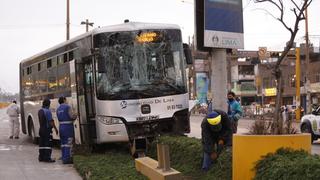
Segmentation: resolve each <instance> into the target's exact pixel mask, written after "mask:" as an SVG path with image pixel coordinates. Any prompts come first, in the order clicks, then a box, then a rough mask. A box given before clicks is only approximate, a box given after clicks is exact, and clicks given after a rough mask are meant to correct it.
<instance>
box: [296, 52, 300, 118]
mask: <svg viewBox="0 0 320 180" xmlns="http://www.w3.org/2000/svg"><path fill="white" fill-rule="evenodd" d="M300 75H301V68H300V48H296V107H297V108H296V120H297V122H300V117H301V114H300V113H301V107H300V104H301V101H300Z"/></svg>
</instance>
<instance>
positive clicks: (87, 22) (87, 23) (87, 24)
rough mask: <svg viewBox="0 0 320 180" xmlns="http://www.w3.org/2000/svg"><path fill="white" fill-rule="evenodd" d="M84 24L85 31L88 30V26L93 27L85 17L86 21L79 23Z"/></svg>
mask: <svg viewBox="0 0 320 180" xmlns="http://www.w3.org/2000/svg"><path fill="white" fill-rule="evenodd" d="M84 24H85V25H86V32H88V31H89V26H91V27H93V24H94V23H93V22H89V20H88V19H86V21H81V25H84Z"/></svg>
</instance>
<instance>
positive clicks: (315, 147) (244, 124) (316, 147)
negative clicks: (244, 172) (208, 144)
mask: <svg viewBox="0 0 320 180" xmlns="http://www.w3.org/2000/svg"><path fill="white" fill-rule="evenodd" d="M203 117H204V116H203V115H193V116H191V121H190V125H191V133H190V134H189V135H188V136H189V137H195V138H201V127H200V125H201V121H202V119H203ZM253 122H254V120H252V119H240V120H239V124H238V132H237V133H238V134H244V133H248V132H249V129H250V126H251V124H252V123H253ZM296 126H299V125H298V124H296ZM311 153H312V154H319V155H320V140H318V141H315V142H314V143H313V144H312V148H311Z"/></svg>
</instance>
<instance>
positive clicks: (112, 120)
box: [97, 116, 123, 125]
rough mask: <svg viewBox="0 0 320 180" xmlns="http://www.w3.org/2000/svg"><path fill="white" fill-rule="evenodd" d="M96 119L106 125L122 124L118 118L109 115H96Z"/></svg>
mask: <svg viewBox="0 0 320 180" xmlns="http://www.w3.org/2000/svg"><path fill="white" fill-rule="evenodd" d="M97 120H98V121H100V122H102V123H103V124H107V125H111V124H123V122H122V121H121V119H120V118H116V117H110V116H97Z"/></svg>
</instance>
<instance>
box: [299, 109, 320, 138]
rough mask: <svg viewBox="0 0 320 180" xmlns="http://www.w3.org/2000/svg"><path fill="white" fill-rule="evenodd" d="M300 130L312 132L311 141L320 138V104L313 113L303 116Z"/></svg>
mask: <svg viewBox="0 0 320 180" xmlns="http://www.w3.org/2000/svg"><path fill="white" fill-rule="evenodd" d="M300 130H301V132H303V133H310V134H311V143H312V142H313V141H315V140H317V139H318V138H320V106H317V107H314V108H313V110H312V113H311V114H306V115H304V116H302V118H301V124H300Z"/></svg>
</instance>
